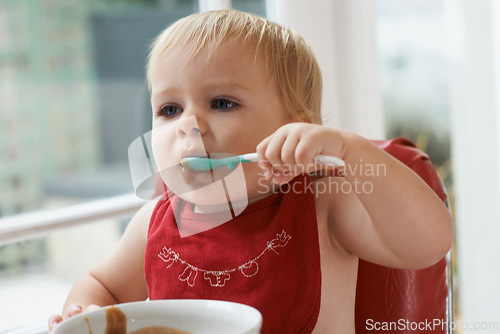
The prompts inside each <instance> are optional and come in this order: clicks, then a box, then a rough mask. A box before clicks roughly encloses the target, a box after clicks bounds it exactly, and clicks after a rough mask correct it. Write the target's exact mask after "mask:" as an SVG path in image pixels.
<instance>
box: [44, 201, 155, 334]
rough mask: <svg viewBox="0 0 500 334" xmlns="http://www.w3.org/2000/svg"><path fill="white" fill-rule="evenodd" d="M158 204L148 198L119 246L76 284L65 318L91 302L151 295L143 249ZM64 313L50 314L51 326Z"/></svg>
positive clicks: (102, 302) (91, 303)
mask: <svg viewBox="0 0 500 334" xmlns="http://www.w3.org/2000/svg"><path fill="white" fill-rule="evenodd" d="M155 204H156V203H155V202H149V203H147V204H146V205H144V206H143V207H142V208H141V209H140V210H139V211H138V212H137V213H136V214H135V215H134V217H133V218H132V220H131V221H130V223H129V225H128V226H127V229H126V230H125V232H124V234H123V236H122V238H121V240H120V242H119V243H118V246H117V247H116V249H115V250H114V251H113V252H112V253H111V254H110V255H109V256H108V257H107V258H105V259H104V260H103V261H102V262H101V263H99V264H98V265H97V266H96V267H94V268H93V269H92V270H91V271H89V272H88V273H87V274H85V275H84V276H83V277H82V278H81V279H80V280H78V282H77V283H76V284H75V285H74V286H73V288H72V289H71V292H70V293H69V295H68V298H67V299H66V303H65V304H64V308H63V312H62V314H63V317H64V318H68V317H70V316H73V315H75V314H78V313H81V312H82V310H86V309H87V308H88V307H89V306H90V308H94V307H95V306H106V305H112V304H117V303H124V302H131V301H139V300H145V299H146V298H147V297H148V293H147V286H146V280H145V277H144V252H145V247H146V238H147V229H148V224H149V220H150V217H151V213H152V211H153V209H154V206H155ZM89 247H92V240H89ZM63 317H61V316H58V315H54V316H51V317H50V318H49V329H51V328H52V327H53V326H54V323H57V322H60V321H62V318H63Z"/></svg>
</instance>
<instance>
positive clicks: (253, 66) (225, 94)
mask: <svg viewBox="0 0 500 334" xmlns="http://www.w3.org/2000/svg"><path fill="white" fill-rule="evenodd" d="M208 51H209V50H206V49H205V50H202V51H201V52H200V53H199V54H198V55H197V56H196V57H195V58H194V59H192V60H191V61H189V59H190V56H191V54H190V53H189V52H188V50H185V49H175V48H174V49H172V50H168V51H167V52H166V53H165V55H164V56H163V57H162V58H161V59H160V60H159V62H158V63H157V64H155V66H154V68H153V71H152V72H153V75H152V77H151V86H152V94H151V103H152V109H153V140H152V141H153V151H154V154H155V159H156V161H157V164H158V167H159V169H161V170H163V169H165V168H166V167H170V166H174V168H173V169H171V170H176V171H179V170H180V175H182V177H181V179H182V178H183V180H181V181H183V182H181V183H184V184H185V185H187V187H188V188H189V187H191V188H192V189H193V190H194V189H197V188H200V187H201V186H203V185H204V184H208V183H210V182H211V180H212V175H211V173H210V172H191V171H189V170H186V169H183V168H182V167H181V166H180V165H179V164H180V160H181V159H182V158H183V157H186V156H207V154H208V155H210V156H212V157H213V156H214V155H216V154H224V153H225V154H231V155H239V154H244V153H252V152H255V149H256V146H257V144H258V143H259V142H260V141H261V140H262V139H264V138H265V137H267V136H268V135H270V134H271V133H273V132H274V131H275V130H276V129H278V128H279V127H280V126H282V125H284V124H286V123H289V122H290V121H291V119H290V117H289V116H288V113H287V112H286V111H285V109H284V107H283V106H282V104H281V101H280V99H279V96H278V91H277V87H276V84H275V82H274V80H273V79H272V78H270V75H269V74H268V73H267V70H266V67H265V65H264V62H263V60H262V59H260V58H257V60H255V59H254V53H255V51H254V48H252V47H248V46H247V47H242V45H241V43H237V42H226V43H225V44H223V45H222V46H221V47H220V48H219V50H217V52H216V54H215V55H214V56H212V57H211V58H210V59H209V60H207V57H208V53H209V52H208ZM175 166H177V167H178V168H177V167H175ZM244 174H245V179H246V184H247V191H248V194H245V195H248V198H249V201H250V202H251V201H252V199H256V198H258V197H261V196H262V195H264V194H263V193H262V189H263V188H266V189H270V187H263V184H264V183H267V181H265V180H264V178H261V177H262V176H261V175H259V174H260V169H259V167H258V166H257V164H256V163H252V164H245V166H244ZM162 176H163V178H164V180H165V183H166V184H167V186H169V181H168V180H166V178H167V177H168V176H165V175H162ZM259 178H261V179H260V180H259ZM173 190H174V192H175V189H173ZM183 192H185V191H183ZM205 195H206V194H205ZM181 197H182V196H181ZM195 197H196V196H195ZM195 197H192V198H187V199H186V198H185V199H186V200H188V201H191V202H195V203H196V201H197V199H196V198H195ZM198 200H199V199H198ZM220 200H226V199H225V198H224V199H220Z"/></svg>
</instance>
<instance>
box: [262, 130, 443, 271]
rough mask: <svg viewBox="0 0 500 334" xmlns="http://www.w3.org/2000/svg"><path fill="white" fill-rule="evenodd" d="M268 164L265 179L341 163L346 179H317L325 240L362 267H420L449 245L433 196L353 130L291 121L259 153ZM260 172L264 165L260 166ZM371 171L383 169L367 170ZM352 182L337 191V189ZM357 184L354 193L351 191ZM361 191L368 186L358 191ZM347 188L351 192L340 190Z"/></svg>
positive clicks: (285, 179) (405, 169) (279, 179)
mask: <svg viewBox="0 0 500 334" xmlns="http://www.w3.org/2000/svg"><path fill="white" fill-rule="evenodd" d="M257 152H258V153H259V157H260V159H261V160H262V161H267V162H268V163H269V165H273V166H274V167H275V170H277V172H273V171H272V170H271V169H269V170H268V172H267V174H268V175H270V176H269V177H273V176H274V177H275V181H276V182H278V183H283V182H288V181H289V180H290V179H291V177H290V176H286V173H281V174H280V171H281V170H285V169H286V168H287V167H290V166H292V167H294V166H295V165H306V166H311V165H313V159H314V157H315V156H316V155H319V154H324V155H331V156H335V157H339V158H341V159H343V160H344V161H345V164H346V168H345V173H344V174H345V177H344V178H330V179H327V180H322V181H321V182H323V183H324V184H322V185H319V184H318V187H317V191H318V192H319V189H320V186H321V187H322V188H321V189H327V191H325V192H323V193H321V194H319V195H321V197H322V198H321V199H319V201H318V203H320V204H322V207H323V208H324V209H325V210H327V211H328V223H329V232H330V234H331V235H330V238H331V239H332V240H334V242H333V243H334V244H337V245H338V244H340V245H341V246H343V247H344V248H345V249H346V250H348V251H349V252H351V253H353V254H354V255H356V256H359V257H360V258H363V259H365V260H367V261H370V262H373V263H377V264H381V265H386V266H390V267H397V268H424V267H427V266H430V265H432V264H433V263H435V262H437V261H438V260H440V259H441V258H442V257H443V256H444V255H445V254H446V252H447V251H448V250H449V249H450V247H451V243H452V240H453V231H452V222H451V217H450V214H449V212H448V210H447V209H446V207H445V206H444V204H443V203H442V201H441V200H440V199H439V198H438V197H437V195H436V194H435V193H434V191H433V190H432V189H431V188H430V187H429V186H428V185H427V184H426V183H425V182H424V181H423V180H422V179H421V178H420V177H419V176H418V175H416V174H415V173H414V172H413V171H411V170H410V169H409V168H408V167H406V166H405V165H404V164H402V163H401V162H399V161H398V160H397V159H395V158H393V157H392V156H390V155H389V154H387V153H386V152H384V151H383V150H381V149H379V148H378V147H377V146H376V145H374V144H373V143H372V142H370V141H369V140H366V139H365V138H362V137H361V136H358V135H356V134H354V133H352V132H349V131H344V130H338V129H334V128H329V127H325V126H320V125H314V124H305V123H291V124H288V125H285V126H283V127H281V128H280V129H278V130H277V131H276V132H275V133H273V134H272V135H271V136H269V137H268V138H266V139H264V141H263V142H261V143H260V144H259V146H258V147H257ZM261 166H263V167H266V164H265V163H263V164H261ZM370 166H374V167H376V166H381V167H380V169H379V170H378V171H377V169H375V172H368V170H369V167H370ZM346 182H347V183H349V184H348V185H346V184H345V185H344V187H342V183H346ZM356 184H357V185H358V188H357V189H358V191H355V190H356V188H355V187H356ZM362 185H367V186H365V188H362V187H361V186H362ZM346 189H347V190H349V189H351V190H352V191H350V192H349V191H345V190H346Z"/></svg>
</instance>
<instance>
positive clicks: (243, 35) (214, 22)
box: [147, 9, 322, 124]
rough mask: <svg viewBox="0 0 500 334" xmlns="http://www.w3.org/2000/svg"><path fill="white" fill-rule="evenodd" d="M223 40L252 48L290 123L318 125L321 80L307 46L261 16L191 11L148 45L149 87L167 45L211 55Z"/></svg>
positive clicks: (226, 11)
mask: <svg viewBox="0 0 500 334" xmlns="http://www.w3.org/2000/svg"><path fill="white" fill-rule="evenodd" d="M228 40H239V41H241V42H242V43H248V42H249V43H252V45H254V46H255V57H257V55H258V54H261V55H262V56H263V58H264V61H265V64H266V66H267V68H268V71H269V73H271V74H272V75H274V78H275V80H276V83H277V88H278V92H279V95H280V99H281V102H282V103H283V106H284V107H285V109H286V110H288V111H289V114H290V116H291V117H292V119H302V120H304V116H305V119H306V120H307V121H309V122H312V123H319V124H321V94H322V79H321V72H320V70H319V66H318V64H317V62H316V59H315V58H314V55H313V54H312V52H311V48H310V46H309V45H308V44H307V42H306V41H305V40H304V39H303V38H302V37H301V36H299V35H298V34H296V33H295V32H293V31H292V30H291V29H289V28H285V27H282V26H280V25H279V24H277V23H274V22H270V21H268V20H267V19H264V18H262V17H259V16H256V15H253V14H249V13H244V12H240V11H237V10H233V9H225V10H218V11H211V12H204V13H196V14H192V15H190V16H187V17H185V18H182V19H180V20H178V21H177V22H175V23H174V24H173V25H171V26H170V27H168V28H167V29H165V30H164V31H163V32H162V33H161V34H160V35H159V36H158V37H157V38H156V39H155V41H154V42H153V44H152V46H151V52H150V55H149V59H148V63H147V80H148V85H149V87H150V89H151V76H152V72H153V71H154V66H155V64H156V63H157V62H158V60H159V59H160V58H161V57H162V55H163V54H164V52H167V50H168V49H169V48H171V47H181V48H182V47H184V48H186V47H190V48H191V51H192V53H191V55H192V57H194V56H196V55H197V54H198V53H199V52H200V51H201V50H202V49H204V48H206V47H208V48H209V50H210V55H213V54H214V53H215V51H216V50H217V49H218V47H220V46H221V44H223V43H224V42H226V41H228Z"/></svg>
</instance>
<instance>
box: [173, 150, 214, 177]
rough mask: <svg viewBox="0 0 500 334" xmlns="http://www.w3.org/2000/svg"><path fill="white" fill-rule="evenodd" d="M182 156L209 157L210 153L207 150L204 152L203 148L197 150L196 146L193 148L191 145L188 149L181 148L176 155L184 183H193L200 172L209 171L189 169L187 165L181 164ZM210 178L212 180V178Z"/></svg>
mask: <svg viewBox="0 0 500 334" xmlns="http://www.w3.org/2000/svg"><path fill="white" fill-rule="evenodd" d="M184 158H210V154H209V153H208V152H205V151H204V150H197V149H196V148H193V147H192V146H191V147H189V148H188V149H185V150H183V151H182V152H181V153H180V154H179V155H178V161H179V170H180V173H181V175H182V177H183V178H184V182H185V183H186V184H193V183H194V182H195V180H196V178H197V177H199V176H201V174H206V173H207V172H209V171H199V170H193V169H190V168H189V167H187V166H185V165H183V164H182V159H184ZM211 179H212V181H213V178H211Z"/></svg>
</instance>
